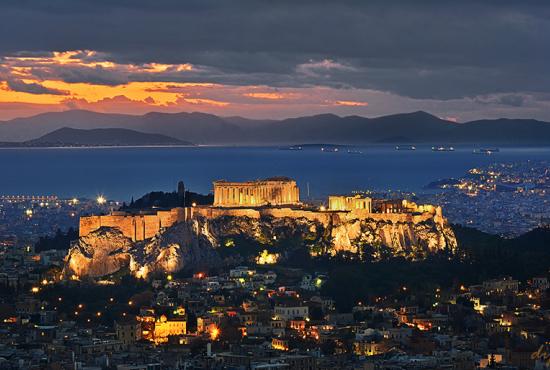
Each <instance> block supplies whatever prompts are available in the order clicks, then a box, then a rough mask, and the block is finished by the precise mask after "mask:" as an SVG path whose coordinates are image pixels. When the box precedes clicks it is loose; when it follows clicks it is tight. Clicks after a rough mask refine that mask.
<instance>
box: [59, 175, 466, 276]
mask: <svg viewBox="0 0 550 370" xmlns="http://www.w3.org/2000/svg"><path fill="white" fill-rule="evenodd" d="M213 185H214V202H213V204H212V205H201V206H196V205H195V206H191V207H178V208H173V209H170V210H159V211H154V212H138V213H131V212H112V213H111V214H109V215H101V216H86V217H81V219H80V240H79V242H78V243H76V244H75V246H73V248H72V249H71V250H70V251H69V255H68V256H67V266H68V268H69V270H71V271H72V272H74V273H75V274H77V275H94V276H100V275H105V274H110V273H113V272H115V271H117V270H118V269H119V268H122V266H123V265H128V266H129V267H130V270H131V271H133V273H134V274H136V275H141V276H144V275H147V273H148V272H150V271H154V270H158V269H161V270H167V271H175V270H178V269H181V268H184V267H191V265H190V262H191V261H193V263H206V264H208V261H197V259H196V258H195V257H196V254H197V251H201V253H202V252H204V251H205V250H208V251H209V253H210V251H213V252H214V253H215V251H216V249H217V248H220V247H221V244H222V241H223V240H226V239H227V238H229V237H232V236H235V235H240V236H246V237H247V238H250V239H253V240H256V241H257V242H258V244H259V245H260V244H262V243H266V242H269V240H272V239H277V238H281V237H284V236H288V235H289V233H290V234H291V235H292V236H293V237H298V238H300V239H302V240H304V241H306V240H307V241H308V248H309V249H310V254H312V255H315V254H323V253H328V254H332V255H335V254H338V253H340V252H344V251H345V252H351V253H357V252H358V250H359V248H360V246H361V245H365V244H368V245H371V246H376V247H387V248H390V249H391V251H392V253H393V254H394V255H402V256H405V257H408V258H422V257H424V256H426V255H427V254H429V253H433V252H436V251H439V250H444V249H446V250H450V251H453V250H454V249H455V247H456V240H455V237H454V234H453V232H452V230H451V229H450V227H449V226H448V224H447V221H446V219H445V218H444V217H443V214H442V210H441V208H440V207H436V206H432V205H417V204H416V203H414V202H410V201H407V200H387V199H372V198H370V197H367V196H362V195H354V196H336V195H335V196H330V197H329V199H328V202H327V206H320V207H318V206H313V205H309V204H305V203H302V202H301V201H300V192H299V188H298V186H297V184H296V182H295V181H294V180H292V179H289V178H285V177H276V178H268V179H265V180H257V181H247V182H228V181H215V182H214V184H213ZM289 230H290V231H289ZM109 239H111V240H109ZM165 239H170V241H171V243H170V245H167V246H166V248H170V251H169V254H170V258H168V259H169V260H170V262H169V263H167V262H165V261H164V260H166V258H167V257H166V254H167V250H166V248H163V247H162V246H161V245H160V244H162V243H163V242H165V241H166V240H165ZM121 243H122V244H121ZM159 243H160V244H159ZM153 244H154V247H152V245H153ZM99 245H101V246H99ZM120 245H124V248H122V249H121V248H120ZM176 246H177V248H176ZM190 246H192V248H193V249H194V252H193V254H194V255H193V256H190V255H189V253H187V252H185V251H189V247H190ZM320 246H322V247H320ZM105 248H107V249H108V250H104V249H105ZM153 250H154V251H155V253H157V254H158V255H157V256H153V255H151V252H152V251H153ZM143 251H145V252H147V251H149V254H148V256H147V258H146V259H147V260H148V261H149V262H145V261H144V258H143V256H144V252H143ZM113 252H114V253H113ZM209 253H207V255H209V256H211V255H210V254H209ZM145 254H147V253H145ZM186 254H187V255H186ZM100 255H101V256H102V257H101V258H103V259H107V260H102V259H101V258H98V257H99V256H100ZM94 256H95V257H94ZM159 258H160V259H161V261H159ZM163 261H164V262H163ZM98 263H101V265H98ZM92 265H94V266H92Z"/></svg>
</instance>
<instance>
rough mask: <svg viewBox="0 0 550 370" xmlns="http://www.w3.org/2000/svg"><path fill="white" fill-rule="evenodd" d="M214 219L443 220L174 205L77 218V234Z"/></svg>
mask: <svg viewBox="0 0 550 370" xmlns="http://www.w3.org/2000/svg"><path fill="white" fill-rule="evenodd" d="M199 216H200V217H204V218H207V219H215V218H219V217H248V218H252V219H260V218H263V217H274V218H283V217H288V218H296V219H298V218H305V219H307V220H309V221H315V222H319V223H321V224H323V225H328V224H329V223H332V224H333V225H338V224H343V223H346V222H349V221H353V220H363V219H371V220H374V221H382V222H390V223H393V224H397V223H412V224H418V223H421V222H425V221H427V220H429V219H434V220H435V221H436V222H437V223H443V222H444V218H443V215H442V213H441V208H440V207H435V208H434V209H430V212H424V213H421V214H411V213H372V212H369V210H368V209H355V210H352V211H311V210H303V209H293V208H285V207H281V208H217V207H210V206H199V207H187V208H173V209H171V210H167V211H158V212H157V213H156V214H137V215H132V214H126V213H124V212H113V213H112V214H109V215H104V216H84V217H81V218H80V236H86V235H88V234H89V233H91V232H93V231H95V230H97V229H99V228H100V227H112V228H116V229H118V230H120V231H121V232H122V233H123V234H124V235H125V236H126V237H128V238H130V239H132V240H133V241H141V240H145V239H150V238H152V237H153V236H155V235H156V234H157V233H158V232H159V231H160V230H161V229H163V228H168V227H170V226H172V225H174V224H176V223H178V222H183V221H186V220H190V219H193V218H195V217H199Z"/></svg>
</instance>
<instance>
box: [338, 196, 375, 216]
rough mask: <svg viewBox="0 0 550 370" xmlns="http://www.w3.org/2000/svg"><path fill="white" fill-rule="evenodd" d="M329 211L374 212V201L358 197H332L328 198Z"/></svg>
mask: <svg viewBox="0 0 550 370" xmlns="http://www.w3.org/2000/svg"><path fill="white" fill-rule="evenodd" d="M328 209H329V210H331V211H351V210H355V209H364V210H367V211H368V212H372V199H371V198H369V197H362V196H360V195H356V196H353V197H348V196H339V195H331V196H329V197H328Z"/></svg>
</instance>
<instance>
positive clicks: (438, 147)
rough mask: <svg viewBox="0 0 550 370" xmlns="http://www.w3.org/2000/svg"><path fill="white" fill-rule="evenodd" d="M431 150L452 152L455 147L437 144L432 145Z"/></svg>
mask: <svg viewBox="0 0 550 370" xmlns="http://www.w3.org/2000/svg"><path fill="white" fill-rule="evenodd" d="M432 151H434V152H454V151H455V148H454V147H452V146H444V145H439V146H432Z"/></svg>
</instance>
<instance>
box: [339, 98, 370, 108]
mask: <svg viewBox="0 0 550 370" xmlns="http://www.w3.org/2000/svg"><path fill="white" fill-rule="evenodd" d="M334 104H335V105H341V106H344V107H366V106H368V105H369V103H367V102H366V101H353V100H337V101H335V102H334Z"/></svg>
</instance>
